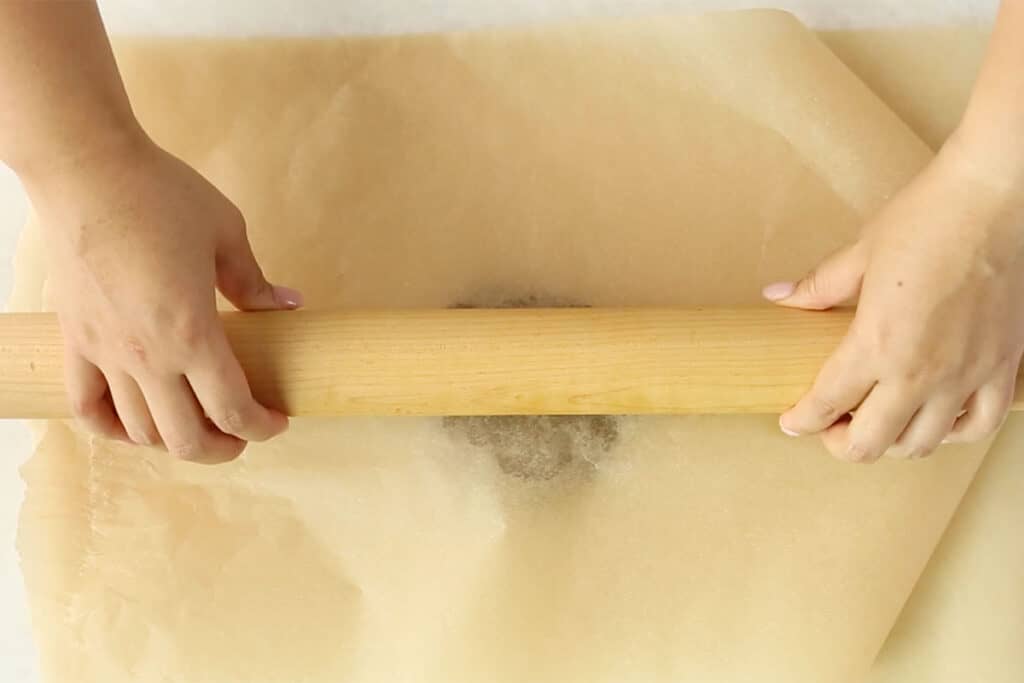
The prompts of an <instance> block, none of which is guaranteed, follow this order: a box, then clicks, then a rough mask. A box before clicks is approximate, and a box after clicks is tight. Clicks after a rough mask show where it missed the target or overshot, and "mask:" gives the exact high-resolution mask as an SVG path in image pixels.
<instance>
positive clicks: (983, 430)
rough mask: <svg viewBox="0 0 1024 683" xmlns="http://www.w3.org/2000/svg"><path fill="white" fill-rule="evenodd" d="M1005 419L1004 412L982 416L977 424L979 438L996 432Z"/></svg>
mask: <svg viewBox="0 0 1024 683" xmlns="http://www.w3.org/2000/svg"><path fill="white" fill-rule="evenodd" d="M1005 419H1006V414H1005V413H1003V414H1001V415H994V414H993V415H990V416H986V417H985V418H983V419H982V420H981V421H980V422H979V424H978V434H979V437H978V438H979V439H985V438H988V437H990V436H992V435H993V434H995V433H996V432H998V431H999V429H1000V428H1001V427H1002V426H1003V421H1004V420H1005Z"/></svg>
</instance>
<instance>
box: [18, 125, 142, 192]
mask: <svg viewBox="0 0 1024 683" xmlns="http://www.w3.org/2000/svg"><path fill="white" fill-rule="evenodd" d="M65 136H66V137H67V138H68V140H69V143H68V144H61V145H57V146H54V147H52V148H47V147H46V146H43V148H42V149H39V150H37V151H36V152H35V153H33V154H31V155H30V156H29V158H27V159H26V160H25V162H24V163H22V164H18V165H13V166H12V168H13V169H14V171H15V173H17V175H18V177H19V179H20V180H21V182H22V184H23V185H24V187H25V190H26V192H27V193H28V195H29V197H30V198H32V200H33V201H36V200H37V199H43V198H45V197H48V196H51V195H52V194H53V193H54V192H65V191H67V190H68V189H70V188H71V187H76V186H79V185H81V184H83V183H86V182H88V181H89V179H90V178H93V177H95V176H96V175H97V174H100V173H103V172H104V171H105V170H106V169H109V168H112V167H117V166H118V165H123V164H125V163H128V162H130V160H131V159H133V158H137V157H138V156H139V155H140V154H142V153H143V152H144V151H145V150H146V149H147V148H149V147H152V146H153V142H152V141H151V140H150V138H149V137H148V136H147V135H146V133H145V131H144V130H143V129H142V127H141V126H140V125H139V124H138V122H137V121H135V120H134V119H131V120H129V121H124V122H118V123H112V124H110V125H107V126H104V127H100V128H92V129H90V130H86V131H82V132H80V133H76V134H67V133H65Z"/></svg>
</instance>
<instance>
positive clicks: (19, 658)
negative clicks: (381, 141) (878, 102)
mask: <svg viewBox="0 0 1024 683" xmlns="http://www.w3.org/2000/svg"><path fill="white" fill-rule="evenodd" d="M100 5H101V7H102V9H103V14H104V17H105V18H106V21H107V24H108V27H109V29H110V31H111V33H122V34H124V33H135V34H138V33H144V34H159V35H215V36H227V35H232V36H239V35H242V36H244V35H281V34H283V35H325V34H327V35H329V34H352V33H401V32H422V31H436V30H445V29H465V28H473V27H479V26H487V25H509V24H518V23H528V22H538V21H552V20H559V19H569V18H579V17H600V16H623V15H638V14H652V13H667V12H674V11H702V10H713V9H737V8H743V7H754V6H759V3H752V2H743V1H742V0H519V1H518V2H515V3H510V2H507V1H506V0H447V2H444V3H432V2H429V1H428V0H306V1H305V2H302V3H296V2H292V1H291V0H248V1H244V0H242V1H239V0H236V1H224V2H218V3H210V2H207V1H206V0H164V1H163V2H157V1H156V0H151V1H149V2H147V1H146V0H106V1H102V0H101V3H100ZM996 5H997V2H996V0H876V1H875V2H871V3H851V2H844V1H843V0H779V2H777V4H776V5H775V6H778V7H781V8H783V9H788V10H790V11H792V12H794V13H795V14H797V15H798V16H800V17H801V18H802V19H803V20H804V22H805V23H807V24H808V25H811V26H814V27H816V28H860V27H888V26H901V25H902V26H906V25H922V24H943V23H955V22H964V21H973V20H987V19H989V18H990V17H991V16H992V14H993V12H994V9H995V7H996ZM761 6H763V5H761ZM25 211H26V203H25V200H24V198H23V197H22V194H21V190H20V187H19V186H18V184H17V181H16V179H15V178H14V176H13V174H11V173H10V172H9V171H8V170H7V169H6V168H4V167H3V166H0V298H2V299H3V300H6V298H7V297H8V295H9V293H10V287H11V275H12V272H11V271H12V268H11V259H12V258H13V255H14V249H15V245H16V243H17V239H18V233H19V231H20V229H21V226H22V224H23V223H24V220H25ZM0 444H3V445H2V447H0V448H2V450H3V456H2V457H0V681H8V682H10V683H31V682H33V681H36V680H38V673H37V666H36V662H35V651H34V648H33V646H32V641H31V635H30V632H29V620H28V612H27V608H26V601H25V595H24V587H23V584H22V580H21V574H20V570H19V568H18V565H17V558H16V554H15V552H14V533H15V528H16V524H17V515H18V508H19V506H20V504H21V499H22V493H23V485H22V482H21V479H20V477H19V476H18V474H17V467H18V466H19V465H20V464H21V463H22V462H24V460H25V458H26V457H27V456H28V454H29V450H30V438H29V433H28V429H27V427H26V426H25V425H22V424H19V423H16V422H2V421H0Z"/></svg>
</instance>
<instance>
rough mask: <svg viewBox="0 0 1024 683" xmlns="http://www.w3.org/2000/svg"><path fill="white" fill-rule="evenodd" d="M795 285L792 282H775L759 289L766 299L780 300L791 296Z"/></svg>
mask: <svg viewBox="0 0 1024 683" xmlns="http://www.w3.org/2000/svg"><path fill="white" fill-rule="evenodd" d="M795 291H796V285H795V284H794V283H792V282H775V283H773V284H770V285H768V286H767V287H765V288H764V289H762V290H761V294H762V295H763V296H764V298H765V299H768V301H782V300H783V299H788V298H789V297H791V296H793V292H795Z"/></svg>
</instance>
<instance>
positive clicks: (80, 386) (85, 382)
mask: <svg viewBox="0 0 1024 683" xmlns="http://www.w3.org/2000/svg"><path fill="white" fill-rule="evenodd" d="M64 382H65V384H66V385H67V392H68V399H69V400H70V402H71V412H72V414H73V415H74V416H75V417H76V418H77V419H78V421H79V422H81V423H82V426H84V427H85V428H86V429H87V430H89V431H90V432H92V433H93V434H98V435H99V436H103V437H106V438H108V439H115V440H118V441H129V438H128V434H127V433H126V432H125V430H124V427H123V426H122V425H121V421H120V420H118V419H117V413H115V412H114V404H113V403H112V402H111V400H110V395H109V393H108V392H107V380H106V378H105V377H104V376H103V373H102V372H100V369H99V368H97V367H96V366H95V365H93V364H92V363H90V362H89V361H87V360H86V359H85V358H83V357H82V356H81V355H79V354H78V353H76V352H74V351H72V350H71V348H70V347H65V349H64Z"/></svg>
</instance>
